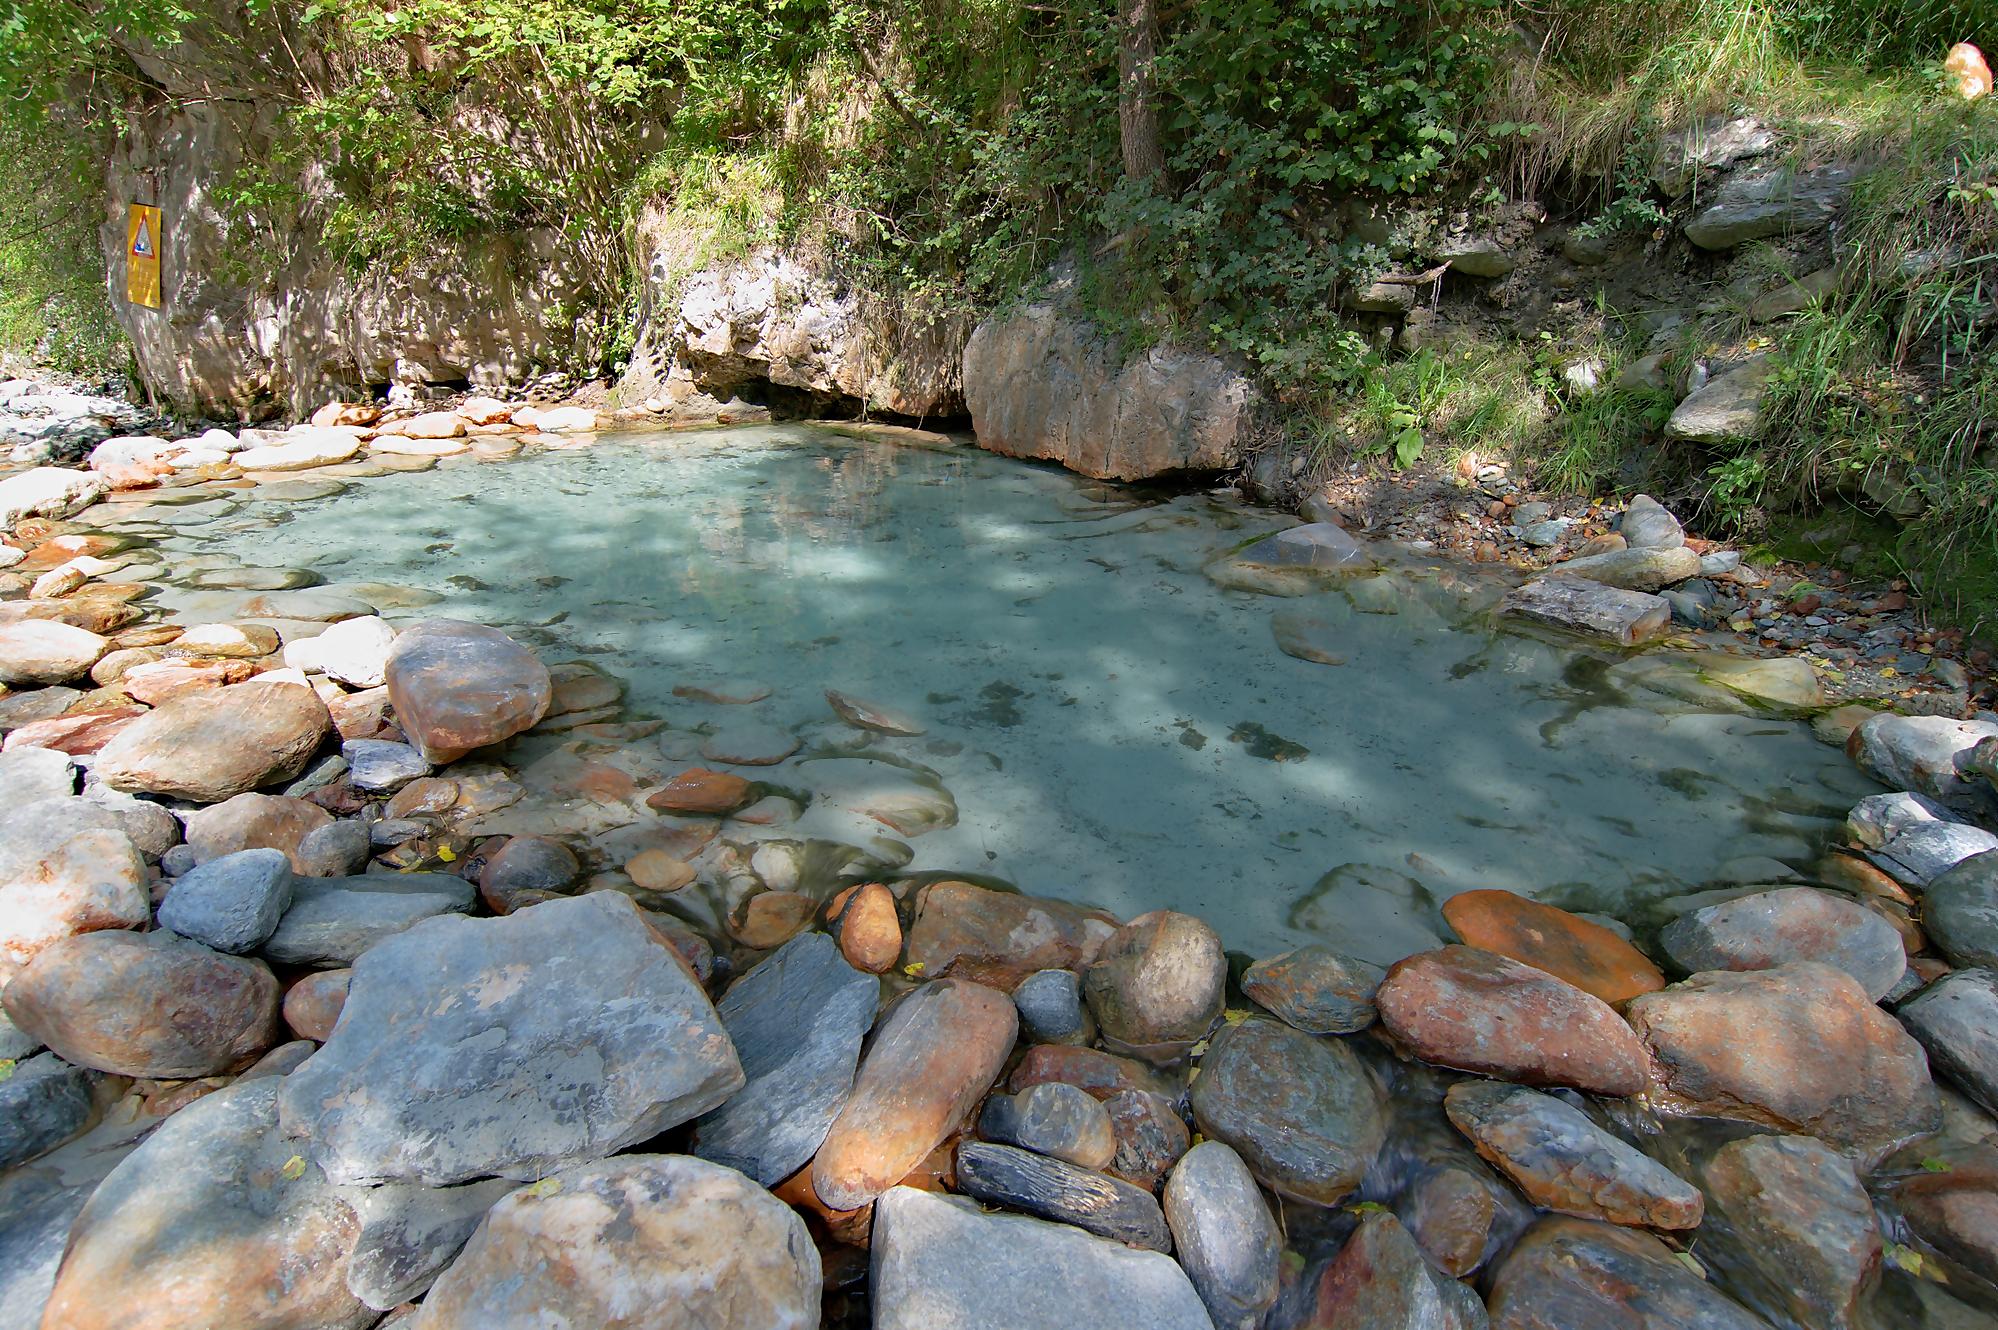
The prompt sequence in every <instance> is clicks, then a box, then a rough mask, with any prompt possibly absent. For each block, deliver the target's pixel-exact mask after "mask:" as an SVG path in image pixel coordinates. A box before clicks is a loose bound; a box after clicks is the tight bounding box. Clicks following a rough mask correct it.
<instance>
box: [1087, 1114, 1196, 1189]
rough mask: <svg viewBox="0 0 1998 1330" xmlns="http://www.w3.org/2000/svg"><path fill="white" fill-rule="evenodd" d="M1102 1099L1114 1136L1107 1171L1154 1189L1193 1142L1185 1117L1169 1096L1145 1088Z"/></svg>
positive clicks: (1114, 1175)
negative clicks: (1113, 1147)
mask: <svg viewBox="0 0 1998 1330" xmlns="http://www.w3.org/2000/svg"><path fill="white" fill-rule="evenodd" d="M1102 1102H1103V1111H1104V1112H1106V1113H1108V1114H1109V1115H1110V1130H1111V1132H1112V1133H1113V1134H1114V1135H1115V1136H1116V1138H1117V1153H1116V1154H1115V1155H1113V1156H1111V1159H1110V1167H1109V1169H1108V1172H1109V1173H1110V1175H1111V1176H1112V1177H1119V1178H1122V1179H1124V1181H1126V1182H1129V1183H1133V1184H1135V1185H1137V1186H1140V1187H1143V1188H1144V1189H1145V1190H1146V1191H1157V1190H1158V1186H1159V1183H1160V1182H1162V1181H1163V1180H1164V1179H1165V1175H1166V1173H1167V1172H1168V1171H1169V1170H1170V1169H1171V1168H1172V1166H1173V1165H1174V1164H1176V1163H1178V1162H1179V1161H1180V1159H1181V1158H1182V1157H1183V1156H1184V1155H1185V1154H1186V1151H1187V1148H1188V1147H1189V1146H1191V1145H1192V1144H1193V1134H1192V1133H1191V1132H1189V1131H1188V1130H1187V1129H1186V1121H1185V1119H1183V1118H1181V1117H1180V1115H1179V1110H1178V1109H1176V1108H1174V1107H1173V1104H1172V1101H1171V1100H1169V1099H1167V1098H1166V1097H1165V1096H1163V1095H1157V1094H1151V1093H1148V1092H1147V1091H1144V1090H1119V1091H1117V1092H1116V1093H1115V1094H1112V1095H1108V1096H1106V1097H1105V1098H1104V1099H1103V1101H1102Z"/></svg>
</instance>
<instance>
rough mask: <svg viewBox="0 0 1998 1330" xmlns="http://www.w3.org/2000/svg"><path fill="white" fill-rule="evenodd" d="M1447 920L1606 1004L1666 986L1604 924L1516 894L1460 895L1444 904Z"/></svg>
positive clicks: (1482, 945)
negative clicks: (1592, 921)
mask: <svg viewBox="0 0 1998 1330" xmlns="http://www.w3.org/2000/svg"><path fill="white" fill-rule="evenodd" d="M1443 918H1444V919H1445V920H1446V921H1447V922H1448V923H1449V925H1450V927H1451V928H1453V929H1455V930H1456V932H1457V936H1458V937H1460V938H1462V939H1464V941H1465V943H1466V944H1467V945H1469V946H1473V947H1477V948H1479V949H1480V950H1483V951H1493V952H1497V953H1498V954H1499V955H1501V956H1510V957H1511V958H1512V959H1513V960H1516V961H1518V962H1520V963H1521V964H1523V965H1531V966H1532V967H1533V968H1534V969H1536V970H1545V971H1547V973H1549V974H1551V975H1553V976H1554V977H1555V978H1557V979H1561V980H1564V981H1565V982H1567V983H1570V984H1573V985H1574V986H1575V987H1577V988H1579V989H1581V990H1582V991H1583V992H1584V993H1588V994H1590V995H1592V996H1594V997H1598V998H1601V999H1602V1000H1603V1001H1604V1002H1610V1003H1617V1002H1627V1001H1629V1000H1630V999H1631V998H1634V997H1636V996H1637V995H1638V994H1640V993H1655V992H1657V991H1658V990H1659V989H1661V988H1663V987H1665V976H1664V974H1663V973H1662V972H1660V970H1659V969H1658V967H1657V966H1656V965H1653V964H1652V963H1651V961H1650V960H1649V959H1648V958H1646V956H1645V955H1644V953H1643V952H1641V951H1639V950H1638V949H1637V948H1636V947H1633V946H1631V945H1630V943H1628V942H1626V941H1625V940H1624V939H1623V938H1621V937H1618V936H1617V935H1616V934H1615V933H1612V932H1611V931H1610V930H1609V929H1607V928H1604V927H1603V926H1602V925H1601V924H1596V923H1591V922H1589V921H1588V920H1587V919H1583V918H1581V917H1580V916H1578V915H1573V914H1570V913H1568V911H1566V910H1562V909H1557V908H1555V907H1554V906H1552V905H1543V904H1541V903H1540V902H1539V901H1536V900H1529V899H1527V898H1526V897H1524V896H1520V895H1517V894H1515V893H1513V892H1510V891H1499V890H1485V891H1463V892H1459V893H1457V894H1456V895H1455V896H1452V897H1451V898H1450V899H1449V900H1447V901H1445V902H1443Z"/></svg>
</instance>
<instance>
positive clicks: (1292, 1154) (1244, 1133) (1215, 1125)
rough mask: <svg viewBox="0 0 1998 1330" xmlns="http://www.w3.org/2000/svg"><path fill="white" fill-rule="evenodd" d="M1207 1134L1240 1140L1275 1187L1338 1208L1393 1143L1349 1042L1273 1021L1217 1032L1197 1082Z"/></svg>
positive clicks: (1260, 1175) (1236, 1143)
mask: <svg viewBox="0 0 1998 1330" xmlns="http://www.w3.org/2000/svg"><path fill="white" fill-rule="evenodd" d="M1192 1101H1193V1119H1194V1122H1195V1123H1196V1124H1197V1125H1198V1126H1199V1128H1200V1131H1201V1133H1202V1134H1203V1135H1205V1136H1207V1137H1210V1138H1212V1139H1214V1140H1219V1141H1224V1142H1226V1143H1227V1144H1229V1145H1231V1146H1233V1147H1234V1148H1235V1150H1236V1152H1237V1153H1238V1154H1240V1155H1241V1156H1242V1158H1243V1159H1244V1160H1245V1161H1247V1163H1248V1165H1249V1168H1250V1170H1251V1171H1252V1172H1254V1173H1255V1175H1256V1177H1257V1179H1258V1180H1259V1181H1261V1182H1262V1183H1263V1184H1264V1185H1265V1186H1267V1187H1269V1188H1270V1189H1271V1190H1273V1191H1276V1192H1279V1193H1281V1194H1283V1195H1285V1196H1291V1197H1295V1198H1296V1199H1298V1200H1301V1201H1307V1202H1310V1203H1312V1204H1314V1205H1336V1204H1337V1203H1338V1202H1339V1201H1340V1200H1341V1199H1343V1198H1344V1197H1345V1196H1346V1195H1347V1194H1348V1193H1350V1192H1351V1191H1352V1190H1353V1189H1354V1188H1355V1187H1357V1186H1359V1184H1360V1181H1361V1179H1363V1178H1364V1177H1365V1176H1366V1173H1367V1170H1368V1169H1369V1168H1371V1167H1372V1166H1373V1162H1374V1157H1375V1156H1376V1155H1377V1154H1378V1153H1379V1152H1380V1148H1381V1145H1382V1143H1383V1141H1384V1140H1385V1139H1386V1135H1387V1124H1386V1121H1385V1119H1384V1118H1383V1116H1382V1111H1381V1103H1380V1096H1379V1093H1378V1092H1377V1091H1376V1090H1375V1088H1374V1084H1373V1081H1372V1080H1371V1079H1370V1078H1369V1077H1368V1076H1367V1073H1366V1071H1365V1069H1364V1068H1362V1066H1361V1065H1360V1061H1359V1059H1358V1058H1356V1057H1355V1056H1354V1055H1353V1053H1352V1051H1351V1050H1350V1049H1348V1048H1347V1047H1346V1046H1345V1045H1344V1044H1341V1043H1339V1042H1337V1041H1336V1040H1329V1039H1318V1038H1314V1037H1312V1036H1310V1035H1307V1034H1304V1033H1302V1032H1300V1031H1297V1030H1293V1029H1291V1028H1290V1027H1289V1026H1287V1025H1281V1024H1278V1023H1277V1022H1275V1021H1266V1020H1249V1021H1244V1022H1243V1023H1242V1024H1240V1025H1234V1026H1229V1027H1228V1028H1226V1029H1224V1030H1222V1031H1221V1032H1220V1033H1219V1034H1216V1035H1215V1036H1214V1040H1213V1043H1212V1044H1211V1045H1210V1046H1209V1048H1208V1050H1207V1055H1206V1056H1205V1057H1204V1058H1203V1059H1202V1061H1201V1064H1200V1076H1199V1079H1197V1080H1196V1081H1194V1083H1193V1095H1192Z"/></svg>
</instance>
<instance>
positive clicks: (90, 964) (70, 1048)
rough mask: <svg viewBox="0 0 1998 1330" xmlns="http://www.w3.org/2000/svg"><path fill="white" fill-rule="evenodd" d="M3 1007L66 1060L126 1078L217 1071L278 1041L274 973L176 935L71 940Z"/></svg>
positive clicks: (50, 950) (2, 999)
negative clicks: (272, 974)
mask: <svg viewBox="0 0 1998 1330" xmlns="http://www.w3.org/2000/svg"><path fill="white" fill-rule="evenodd" d="M0 1003H4V1005H5V1008H6V1012H7V1018H8V1019H9V1020H11V1021H13V1022H14V1024H16V1025H18V1026H19V1027H20V1028H21V1029H22V1030H23V1031H25V1032H26V1033H27V1034H29V1035H30V1036H32V1037H33V1038H35V1039H37V1040H40V1041H41V1042H42V1043H43V1044H46V1045H47V1046H48V1047H49V1049H50V1050H52V1051H53V1052H55V1053H56V1054H58V1055H59V1056H60V1057H61V1058H62V1059H63V1061H65V1062H72V1063H75V1064H76V1065H78V1066H81V1067H90V1068H93V1069H95V1070H97V1071H108V1072H111V1073H113V1074H114V1075H119V1076H151V1077H159V1078H165V1079H178V1078H186V1077H193V1076H213V1075H215V1074H217V1073H218V1072H222V1071H226V1070H228V1069H229V1068H231V1067H233V1066H235V1065H236V1064H237V1063H239V1062H244V1061H247V1060H248V1059H250V1058H253V1057H255V1056H256V1055H257V1054H258V1053H261V1052H263V1051H264V1050H265V1049H267V1048H269V1047H270V1046H271V1045H272V1044H274V1043H276V1042H277V1010H278V990H277V980H276V979H274V978H272V977H271V972H270V970H269V969H268V968H267V967H266V966H265V965H264V964H263V963H262V962H260V961H254V960H247V959H244V958H242V957H238V956H224V955H221V954H220V953H218V952H214V951H210V950H209V949H208V948H207V947H204V946H201V945H200V944H199V943H195V942H190V941H188V940H187V939H186V938H183V937H179V936H177V935H175V934H173V933H165V932H161V933H126V932H116V931H113V932H98V933H83V934H80V935H78V936H76V937H71V938H65V939H63V940H62V941H60V942H57V943H55V944H54V945H52V946H50V947H47V948H45V949H44V950H43V951H42V952H41V954H40V955H38V956H36V957H35V958H34V959H33V960H32V961H30V962H29V963H28V964H27V966H26V967H25V968H24V969H22V970H21V971H20V973H18V974H16V975H15V976H14V979H13V981H12V982H11V983H9V984H8V985H7V987H6V990H5V992H4V993H0Z"/></svg>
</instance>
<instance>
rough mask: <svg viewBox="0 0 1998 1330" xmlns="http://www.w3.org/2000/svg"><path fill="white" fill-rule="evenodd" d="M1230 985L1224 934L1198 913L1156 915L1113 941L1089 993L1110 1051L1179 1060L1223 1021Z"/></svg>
mask: <svg viewBox="0 0 1998 1330" xmlns="http://www.w3.org/2000/svg"><path fill="white" fill-rule="evenodd" d="M1227 982H1228V960H1227V957H1226V956H1225V955H1223V954H1222V950H1221V938H1220V936H1219V935H1218V934H1217V933H1215V931H1214V930H1213V929H1212V928H1209V927H1208V926H1207V925H1206V924H1205V923H1203V922H1201V921H1200V920H1198V919H1195V918H1194V917H1193V916H1192V915H1187V914H1179V913H1176V912H1174V911H1171V910H1155V911H1153V912H1152V913H1150V914H1146V915H1141V916H1139V917H1138V918H1136V919H1133V920H1132V921H1131V922H1130V923H1128V924H1126V925H1124V927H1122V928H1120V929H1118V930H1117V931H1116V932H1115V933H1113V934H1112V935H1111V936H1110V938H1109V940H1108V941H1106V942H1105V943H1104V944H1103V949H1102V951H1101V952H1100V953H1099V954H1098V956H1097V960H1096V963H1095V964H1094V965H1092V966H1090V967H1089V970H1088V971H1087V973H1085V974H1084V975H1083V980H1082V990H1083V996H1084V997H1085V998H1086V999H1087V1000H1088V1002H1089V1009H1090V1011H1091V1013H1092V1014H1093V1015H1094V1016H1095V1017H1096V1025H1097V1028H1098V1029H1099V1030H1100V1031H1101V1032H1102V1037H1103V1041H1104V1043H1105V1045H1106V1046H1108V1047H1109V1048H1111V1049H1113V1050H1115V1051H1117V1052H1122V1053H1129V1054H1131V1055H1132V1056H1135V1057H1141V1058H1145V1059H1147V1060H1152V1061H1171V1060H1173V1059H1175V1058H1178V1057H1179V1056H1181V1055H1182V1054H1184V1053H1185V1051H1186V1050H1187V1049H1188V1048H1190V1047H1191V1046H1192V1045H1193V1043H1194V1041H1195V1040H1197V1039H1199V1038H1200V1037H1201V1036H1202V1035H1204V1034H1206V1033H1207V1031H1208V1030H1209V1029H1211V1028H1212V1027H1213V1025H1214V1023H1215V1021H1217V1020H1219V1019H1220V1017H1221V1008H1222V1005H1223V1002H1224V1000H1225V997H1226V993H1225V991H1224V990H1225V989H1226V987H1227Z"/></svg>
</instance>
